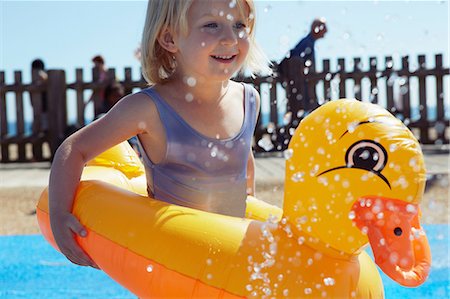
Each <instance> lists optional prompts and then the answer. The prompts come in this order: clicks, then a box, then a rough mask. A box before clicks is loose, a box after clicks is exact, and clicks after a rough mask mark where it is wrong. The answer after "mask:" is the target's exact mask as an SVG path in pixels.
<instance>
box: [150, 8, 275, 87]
mask: <svg viewBox="0 0 450 299" xmlns="http://www.w3.org/2000/svg"><path fill="white" fill-rule="evenodd" d="M193 1H194V0H182V1H180V0H149V1H148V6H147V16H146V20H145V25H144V30H143V33H142V42H141V45H142V46H141V66H142V75H143V76H144V78H145V80H146V81H147V82H148V83H149V84H155V83H163V82H165V81H167V80H168V79H170V76H171V75H172V74H173V73H174V71H175V68H176V62H175V61H174V59H173V55H172V53H170V52H168V51H167V50H165V49H164V48H163V47H161V45H160V44H159V42H158V36H159V34H160V32H161V31H162V30H163V29H165V28H170V29H173V30H174V31H178V30H179V31H180V32H181V33H183V34H187V32H188V24H187V15H188V11H189V8H190V7H191V5H192V2H193ZM230 1H233V0H230ZM236 5H237V8H238V10H239V11H240V12H241V13H242V15H245V13H246V9H247V8H248V9H249V15H248V18H247V19H248V29H249V32H248V39H249V43H250V48H249V52H248V54H247V57H246V59H245V61H244V64H243V67H242V69H241V70H240V72H241V73H243V72H244V71H245V70H248V71H250V72H251V73H252V75H253V74H256V73H260V72H267V73H270V72H271V70H270V68H269V66H268V65H269V61H268V59H267V57H266V56H265V55H264V53H263V52H262V50H261V49H260V47H259V46H258V45H257V43H256V41H255V37H254V36H255V23H256V15H255V6H254V4H253V0H236Z"/></svg>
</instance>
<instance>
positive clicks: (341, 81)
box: [338, 58, 347, 99]
mask: <svg viewBox="0 0 450 299" xmlns="http://www.w3.org/2000/svg"><path fill="white" fill-rule="evenodd" d="M338 72H339V98H341V99H342V98H345V80H346V79H347V76H346V73H345V59H344V58H338Z"/></svg>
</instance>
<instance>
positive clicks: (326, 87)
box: [323, 59, 332, 102]
mask: <svg viewBox="0 0 450 299" xmlns="http://www.w3.org/2000/svg"><path fill="white" fill-rule="evenodd" d="M323 72H324V73H325V77H324V80H323V98H324V101H325V102H328V101H329V100H330V99H331V79H332V75H331V72H330V60H329V59H324V60H323Z"/></svg>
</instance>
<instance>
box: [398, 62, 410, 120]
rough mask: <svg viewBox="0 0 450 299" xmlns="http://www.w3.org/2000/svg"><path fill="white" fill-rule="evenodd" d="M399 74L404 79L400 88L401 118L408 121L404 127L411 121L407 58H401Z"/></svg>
mask: <svg viewBox="0 0 450 299" xmlns="http://www.w3.org/2000/svg"><path fill="white" fill-rule="evenodd" d="M399 74H400V75H401V76H402V78H404V79H405V80H404V83H403V85H402V86H400V94H401V95H402V103H403V104H402V107H403V116H404V118H405V120H408V121H407V123H406V125H408V124H409V121H410V120H411V103H410V89H411V85H410V81H409V76H408V74H409V56H404V57H402V68H401V70H400V72H399Z"/></svg>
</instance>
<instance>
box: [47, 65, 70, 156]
mask: <svg viewBox="0 0 450 299" xmlns="http://www.w3.org/2000/svg"><path fill="white" fill-rule="evenodd" d="M66 102H67V99H66V73H65V72H64V71H63V70H50V71H48V106H49V107H48V110H49V143H50V151H51V153H52V159H53V157H54V155H55V152H56V149H57V148H58V146H59V145H60V144H61V143H62V141H63V140H64V137H65V136H64V131H65V130H66V127H67V112H66Z"/></svg>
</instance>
